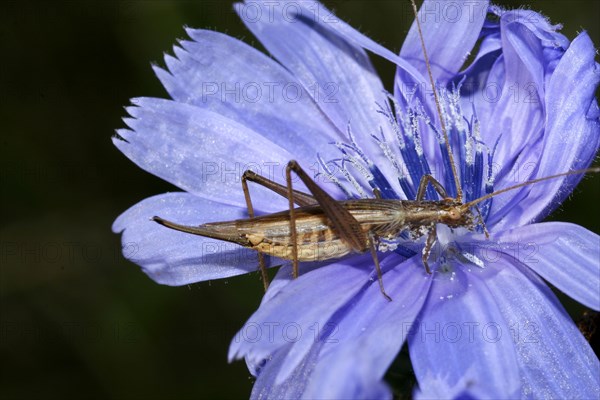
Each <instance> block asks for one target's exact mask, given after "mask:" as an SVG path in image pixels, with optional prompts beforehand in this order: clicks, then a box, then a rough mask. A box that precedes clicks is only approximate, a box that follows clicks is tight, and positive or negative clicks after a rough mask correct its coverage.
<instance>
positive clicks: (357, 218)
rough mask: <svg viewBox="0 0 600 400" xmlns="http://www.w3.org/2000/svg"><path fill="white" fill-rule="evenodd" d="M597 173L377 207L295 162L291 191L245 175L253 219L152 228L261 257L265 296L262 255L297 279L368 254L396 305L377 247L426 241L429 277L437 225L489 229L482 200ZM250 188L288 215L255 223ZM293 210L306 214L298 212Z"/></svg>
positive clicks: (387, 201)
mask: <svg viewBox="0 0 600 400" xmlns="http://www.w3.org/2000/svg"><path fill="white" fill-rule="evenodd" d="M292 171H293V172H295V173H296V175H298V177H299V178H300V179H301V180H302V182H304V184H305V185H306V187H307V188H308V189H309V190H310V192H311V193H312V195H309V194H307V193H303V192H300V191H297V190H293V188H292V179H291V172H292ZM599 171H600V168H590V169H586V170H578V171H570V172H566V173H563V174H558V175H553V176H548V177H544V178H539V179H534V180H531V181H527V182H524V183H521V184H518V185H514V186H511V187H508V188H505V189H502V190H500V191H497V192H494V193H490V194H488V195H485V196H482V197H480V198H478V199H476V200H473V201H471V202H469V203H462V202H461V201H458V200H456V199H454V198H451V197H448V196H447V195H446V191H445V190H444V188H443V187H442V185H441V184H440V183H439V182H438V181H436V180H435V179H434V178H433V177H432V176H431V175H425V176H424V177H423V178H422V179H421V182H420V184H419V190H418V194H417V199H416V200H414V201H413V200H393V199H381V198H379V196H378V194H377V192H376V197H378V198H375V199H358V200H346V201H337V200H335V199H333V198H332V197H331V196H330V195H329V194H327V192H325V191H324V190H323V189H321V188H320V187H319V186H318V185H317V184H316V183H315V181H313V180H312V179H311V178H310V176H309V175H308V174H307V173H306V172H305V171H304V170H303V169H302V168H301V167H300V166H299V165H298V163H297V162H296V161H290V162H289V163H288V165H287V168H286V180H287V186H284V185H280V184H278V183H276V182H273V181H271V180H269V179H267V178H265V177H262V176H260V175H257V174H255V173H254V172H252V171H246V172H245V173H244V175H243V176H242V187H243V190H244V195H245V198H246V203H247V206H248V214H249V216H250V218H247V219H238V220H235V221H227V222H211V223H207V224H202V225H199V226H184V225H179V224H176V223H173V222H170V221H167V220H164V219H162V218H160V217H156V216H155V217H153V220H154V221H156V222H158V223H160V224H161V225H164V226H166V227H168V228H171V229H175V230H178V231H181V232H187V233H191V234H194V235H200V236H205V237H210V238H213V239H218V240H224V241H228V242H232V243H236V244H239V245H241V246H244V247H247V248H251V249H253V250H256V251H257V252H258V254H259V267H260V271H261V274H262V277H263V282H264V283H265V289H266V287H267V282H268V281H267V274H266V266H265V261H264V258H263V254H268V255H271V256H276V257H279V258H283V259H288V260H292V263H293V264H292V265H293V276H294V278H296V277H298V262H300V261H324V260H328V259H334V258H339V257H343V256H345V255H347V254H350V253H353V252H358V253H364V252H366V251H370V252H371V255H372V257H373V261H374V263H375V269H376V271H377V279H378V281H379V286H380V289H381V293H382V294H383V295H384V296H385V297H386V298H387V299H388V300H391V298H390V297H389V296H388V295H387V293H386V292H385V289H384V286H383V279H382V274H381V268H380V266H379V260H378V258H377V244H378V241H379V239H380V238H385V239H390V240H391V239H394V238H396V237H397V236H398V235H399V234H400V233H401V232H403V231H409V232H410V234H411V237H412V238H414V239H417V238H419V237H422V236H424V235H427V238H426V241H425V246H424V247H423V251H422V260H423V265H424V266H425V270H426V271H427V273H429V274H431V271H430V269H429V264H428V258H429V254H430V251H431V248H432V247H433V245H434V244H435V242H436V239H437V237H436V224H444V225H446V226H448V227H450V228H458V227H464V228H467V229H469V230H474V229H475V228H476V227H477V225H480V224H481V225H483V220H482V218H481V215H480V214H479V211H478V210H477V214H474V213H473V212H472V208H473V207H474V208H475V209H477V204H478V203H480V202H482V201H484V200H487V199H489V198H491V197H493V196H496V195H499V194H501V193H504V192H507V191H509V190H513V189H517V188H520V187H523V186H526V185H530V184H533V183H536V182H540V181H544V180H547V179H553V178H558V177H561V176H565V175H571V174H581V173H586V172H599ZM248 181H252V182H256V183H258V184H260V185H262V186H265V187H267V188H269V189H271V190H273V191H274V192H275V193H278V194H280V195H282V196H287V197H288V199H289V202H290V209H289V210H288V211H282V212H278V213H274V214H268V215H263V216H259V217H254V209H253V206H252V201H251V199H250V195H249V191H248V183H247V182H248ZM428 183H431V184H432V185H433V187H434V188H435V189H436V191H437V192H438V193H439V194H440V196H441V197H442V198H443V200H439V201H424V200H423V198H424V197H425V190H426V188H427V184H428ZM294 204H296V205H298V206H300V207H299V208H294ZM484 229H485V228H484ZM486 235H487V232H486Z"/></svg>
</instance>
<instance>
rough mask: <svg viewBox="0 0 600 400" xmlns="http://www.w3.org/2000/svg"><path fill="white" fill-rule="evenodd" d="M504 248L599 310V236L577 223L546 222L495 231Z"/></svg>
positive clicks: (583, 302) (588, 305) (582, 302)
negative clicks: (504, 230) (497, 232)
mask: <svg viewBox="0 0 600 400" xmlns="http://www.w3.org/2000/svg"><path fill="white" fill-rule="evenodd" d="M493 240H494V241H497V242H499V244H500V246H501V248H503V249H506V250H504V252H506V253H508V254H511V255H513V256H515V257H516V258H517V259H518V260H519V261H520V262H522V263H524V264H525V265H527V266H528V267H529V268H531V269H532V270H534V271H535V272H537V273H538V274H539V275H540V276H542V277H543V278H544V279H546V280H547V281H548V282H550V283H551V284H552V285H554V286H556V287H557V288H558V289H560V290H561V291H562V292H564V293H565V294H567V295H568V296H570V297H572V298H573V299H575V300H577V301H579V302H580V303H581V304H584V305H585V306H587V307H590V308H592V309H594V310H596V311H600V237H598V235H597V234H595V233H593V232H590V231H588V230H587V229H585V228H582V227H581V226H579V225H574V224H568V223H564V222H545V223H541V224H533V225H527V226H523V227H520V228H517V229H513V230H510V231H506V232H502V233H500V234H498V235H494V238H493Z"/></svg>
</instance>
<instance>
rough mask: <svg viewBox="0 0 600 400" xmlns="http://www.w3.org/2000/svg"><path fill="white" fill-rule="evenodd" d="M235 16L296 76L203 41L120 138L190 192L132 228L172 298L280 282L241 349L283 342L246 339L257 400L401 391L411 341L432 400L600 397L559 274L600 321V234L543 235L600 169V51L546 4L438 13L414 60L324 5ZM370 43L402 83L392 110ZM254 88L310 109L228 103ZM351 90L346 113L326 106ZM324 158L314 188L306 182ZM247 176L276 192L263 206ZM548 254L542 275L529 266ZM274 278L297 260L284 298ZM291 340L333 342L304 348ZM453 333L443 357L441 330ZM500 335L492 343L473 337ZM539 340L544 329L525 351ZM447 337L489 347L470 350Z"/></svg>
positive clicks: (416, 28)
mask: <svg viewBox="0 0 600 400" xmlns="http://www.w3.org/2000/svg"><path fill="white" fill-rule="evenodd" d="M412 5H413V9H415V8H416V7H415V5H414V3H413V4H412ZM235 9H236V11H237V12H238V14H239V15H240V17H241V18H242V21H243V22H244V23H245V24H246V26H247V27H248V28H249V29H250V30H251V31H252V32H253V33H254V34H255V35H256V36H257V37H258V38H259V39H260V41H261V43H262V44H263V45H264V47H265V48H266V49H267V50H268V51H269V52H270V53H271V55H272V56H273V57H274V58H275V59H276V60H277V61H275V60H273V59H271V58H269V57H266V56H265V55H264V54H262V53H260V52H258V51H257V50H255V49H253V48H251V47H250V46H248V45H246V44H244V43H243V42H241V41H239V40H236V39H233V38H231V37H229V36H226V35H223V34H220V33H217V32H213V31H207V30H192V29H188V30H187V33H188V35H189V36H190V38H191V40H185V41H182V42H180V45H181V47H175V49H174V53H175V57H172V56H166V57H165V62H166V65H167V68H168V70H167V69H162V68H158V67H156V68H155V71H156V74H157V75H158V77H159V79H160V80H161V82H162V83H163V85H164V86H165V88H166V89H167V91H168V92H169V94H170V96H171V97H172V100H161V99H151V98H139V99H134V100H132V102H133V103H134V107H129V108H128V109H127V111H128V113H129V114H130V115H131V118H127V119H126V120H125V122H126V124H127V125H128V129H122V130H119V131H118V137H117V138H115V140H114V143H115V145H116V146H117V147H118V148H119V149H120V150H121V151H123V152H124V153H125V154H126V155H127V156H128V157H130V158H131V159H132V160H134V161H135V162H136V163H137V164H138V165H140V166H141V167H142V168H144V169H146V170H148V171H150V172H152V173H154V174H155V175H157V176H159V177H161V178H163V179H165V180H167V181H169V182H171V183H173V184H175V185H176V186H178V187H179V188H182V189H184V190H185V192H181V193H168V194H164V195H160V196H155V197H152V198H149V199H146V200H144V201H142V202H140V203H139V204H137V205H135V206H134V207H132V208H131V209H130V210H128V211H126V212H125V213H124V214H123V215H121V216H120V217H119V218H118V219H117V221H115V224H114V227H113V229H114V230H115V231H117V232H123V239H122V240H123V242H124V243H136V244H137V246H138V247H137V252H136V253H135V254H131V255H130V256H129V258H130V259H131V260H132V261H134V262H136V263H137V264H139V265H140V266H141V267H142V268H143V270H144V272H146V273H147V274H148V275H149V276H150V277H151V278H152V279H154V280H155V281H157V282H159V283H162V284H168V285H185V284H189V283H193V282H199V281H206V280H211V279H217V278H225V277H229V276H233V275H238V274H242V273H247V272H253V271H256V269H257V265H258V266H259V269H260V271H261V273H262V278H263V283H264V284H265V288H266V289H267V291H266V293H265V296H264V298H263V301H262V303H261V305H260V307H259V308H258V310H257V311H256V312H255V314H254V315H253V316H252V317H251V318H250V319H249V320H248V322H247V324H246V325H245V326H244V327H243V328H242V329H241V330H240V332H242V333H243V332H244V330H245V329H246V328H247V327H250V326H252V327H257V326H258V327H260V326H264V327H268V332H269V335H266V336H265V337H260V336H259V337H257V338H255V339H253V340H234V341H233V342H232V343H231V347H230V351H229V359H230V360H234V359H239V358H244V359H245V360H246V363H247V365H248V368H249V369H250V372H251V373H252V375H254V376H255V377H256V382H255V384H254V389H253V392H252V397H253V398H265V397H268V398H390V397H391V395H392V391H391V389H390V387H389V386H388V385H387V383H385V382H384V375H385V373H386V370H387V369H388V367H389V366H390V365H391V363H392V362H393V361H394V358H395V357H396V355H397V354H398V352H399V351H400V349H401V347H402V346H403V345H404V344H407V345H408V348H409V352H410V357H411V360H412V366H413V369H414V373H415V376H416V379H417V381H418V387H416V388H415V393H414V395H415V397H423V398H455V397H472V398H513V397H549V398H573V397H580V398H581V397H583V398H593V397H598V396H599V395H600V381H599V379H600V378H599V376H600V364H599V362H598V359H597V357H596V356H595V355H594V353H593V351H592V349H591V348H590V346H589V344H588V343H587V342H586V341H585V339H584V338H583V336H582V335H581V333H580V332H579V331H578V330H577V328H576V326H575V325H574V323H573V321H572V320H571V319H570V317H569V316H568V315H567V314H566V312H565V311H564V309H563V308H562V306H561V305H560V303H559V302H558V300H557V299H556V297H555V295H554V294H553V293H552V291H551V290H550V289H549V287H548V286H547V284H546V283H545V282H544V280H542V278H543V279H545V280H546V281H548V282H550V283H551V284H553V285H554V286H555V287H556V288H557V289H559V290H561V291H563V292H564V293H566V294H568V295H569V296H571V297H573V298H574V299H575V300H577V301H579V302H580V303H582V304H583V305H585V306H587V307H589V308H591V309H593V310H600V293H598V290H597V288H598V287H599V285H600V263H599V262H598V259H599V258H600V247H599V238H598V235H596V234H595V233H593V232H590V231H587V230H586V229H584V228H582V227H579V226H577V225H574V224H567V223H560V222H546V223H540V221H542V220H543V218H545V217H546V216H547V215H549V213H551V212H552V211H553V210H554V209H556V207H558V206H559V204H560V202H561V201H562V200H563V199H565V198H566V196H568V195H569V193H571V191H572V190H573V188H574V187H575V185H576V184H577V183H578V182H579V180H580V179H581V178H582V176H583V175H584V174H585V173H588V172H598V168H589V166H590V164H591V162H592V160H593V158H594V156H595V154H596V152H597V150H598V147H599V144H600V111H599V109H598V105H597V102H596V100H595V98H594V91H595V89H596V88H597V86H598V82H599V81H600V74H599V71H600V68H599V66H598V64H597V63H596V62H595V60H594V55H595V49H594V46H593V43H592V42H591V40H590V38H589V36H588V35H587V34H586V33H585V32H582V33H581V34H579V35H578V36H577V38H576V39H575V40H573V41H572V42H571V41H569V40H568V39H567V38H566V37H565V36H563V35H562V34H560V33H558V29H559V27H558V26H554V25H551V24H550V23H549V21H547V20H546V19H545V18H544V17H543V16H541V15H540V14H538V13H535V12H532V11H528V10H514V11H507V10H503V9H501V8H500V7H496V6H493V5H490V4H489V3H488V2H487V1H475V2H472V1H458V2H456V1H436V0H426V1H425V2H424V3H423V5H422V7H421V11H419V14H418V16H417V18H416V19H415V23H413V26H412V28H411V29H410V31H409V33H408V37H407V39H406V41H405V43H404V45H403V47H402V49H401V51H400V53H399V55H398V54H394V53H393V52H390V51H389V50H387V49H385V48H383V47H382V46H380V45H379V44H377V43H375V42H374V41H372V40H371V39H369V38H368V37H366V36H364V35H363V34H361V33H360V32H358V31H356V30H355V29H353V28H352V27H350V26H349V25H347V24H346V23H344V22H342V21H340V20H339V19H337V18H335V16H334V15H333V14H332V13H331V12H330V11H329V10H327V9H326V8H325V7H324V6H322V5H321V4H320V3H319V2H316V1H292V0H282V1H275V2H271V1H251V0H247V1H245V2H243V3H240V4H237V5H236V7H235ZM450 11H452V12H454V14H453V13H452V12H450ZM290 13H291V14H290ZM440 16H442V17H440ZM461 16H462V18H461ZM420 23H422V25H423V29H421V27H420ZM474 48H475V49H476V50H474V53H475V54H473V57H472V60H471V61H470V62H469V64H468V65H464V64H465V60H467V56H468V55H469V54H470V52H471V51H472V50H473V49H474ZM365 50H368V51H370V52H372V53H374V54H375V55H378V56H381V57H383V58H384V59H387V60H388V61H391V62H392V63H394V65H395V66H396V68H397V72H396V78H395V82H394V90H393V93H389V92H388V91H386V90H384V88H383V85H382V83H381V81H380V80H379V78H378V76H377V74H376V73H375V70H374V68H373V67H372V65H371V63H370V60H369V57H368V56H367V53H366V51H365ZM214 82H222V84H221V85H214ZM256 82H265V83H268V85H265V86H266V87H268V88H270V89H272V88H274V87H277V86H276V85H275V84H274V83H278V82H280V83H284V85H281V84H280V86H284V87H287V86H286V85H290V86H291V87H298V88H300V93H302V94H303V96H298V98H297V99H295V101H293V102H291V101H289V97H288V98H286V96H285V95H279V96H277V95H275V96H274V97H273V96H272V94H273V93H272V92H269V96H262V97H261V96H254V97H247V98H244V100H242V101H238V100H237V98H236V100H235V101H233V100H232V99H228V97H227V91H228V90H230V88H231V87H237V86H236V85H240V86H241V87H243V88H249V89H252V90H257V87H258V86H257V84H256ZM332 82H334V83H338V84H337V86H336V92H335V93H336V99H335V100H336V101H334V102H328V101H321V100H323V98H325V97H327V98H328V99H330V96H319V94H321V95H322V94H323V93H318V90H319V88H325V87H329V88H330V87H331V85H329V84H330V83H332ZM208 87H210V88H214V87H219V88H222V91H223V93H225V94H223V93H220V94H221V96H219V95H216V96H214V94H215V93H214V92H210V94H208V95H207V93H206V88H208ZM566 87H568V88H569V89H570V90H565V88H566ZM314 88H317V90H314ZM490 88H496V89H498V92H497V93H498V96H497V97H494V98H493V99H492V100H491V97H490V94H489V89H490ZM326 94H331V93H330V92H327V93H326ZM242 97H243V96H242ZM256 99H257V100H256ZM532 99H533V100H534V101H532ZM296 100H297V101H296ZM206 160H210V161H211V162H221V163H223V164H224V165H226V163H228V162H229V163H230V162H236V163H240V164H242V165H244V161H246V162H247V161H248V160H261V161H262V162H265V161H268V162H269V163H270V164H269V165H271V164H276V165H279V166H284V167H285V168H284V172H285V174H282V177H283V179H282V177H280V178H278V179H277V178H275V177H273V175H269V176H268V177H266V176H261V175H260V174H257V173H254V172H252V171H246V172H245V173H244V174H243V176H241V186H242V188H241V190H240V182H239V180H237V181H235V180H226V179H221V180H219V179H212V180H211V179H210V178H212V177H211V176H210V175H209V174H207V172H206V170H205V169H204V168H203V165H204V164H203V163H204V162H206ZM290 160H296V161H290ZM315 162H316V163H317V165H318V166H319V172H318V173H317V174H313V175H312V176H311V175H310V174H309V173H308V172H306V171H305V170H304V169H303V168H307V167H308V166H312V165H314V163H315ZM519 166H527V168H523V169H522V172H524V176H521V177H520V178H519V179H516V178H515V175H514V174H513V172H514V170H515V169H517V170H519V168H520V167H519ZM311 170H312V168H311ZM292 174H295V175H296V176H297V177H298V178H299V182H298V181H296V182H293V183H292V181H293V179H292ZM317 178H322V179H317ZM248 182H254V183H257V184H259V185H261V186H263V188H257V190H255V189H252V198H251V197H250V189H249V187H248ZM283 198H286V199H287V204H284V201H283ZM222 221H225V222H222ZM157 222H158V223H157ZM165 226H166V227H168V228H172V229H166V228H165ZM214 241H225V242H230V243H232V245H233V246H236V247H235V249H240V248H250V249H253V250H255V251H256V253H253V254H258V256H257V259H256V261H257V262H255V263H252V262H248V260H245V261H244V262H239V261H238V260H236V259H234V258H228V257H226V256H227V254H228V250H227V249H225V250H222V251H220V253H219V252H218V253H215V254H206V253H203V252H202V249H203V248H204V247H205V246H206V245H210V244H212V243H214ZM532 243H533V244H535V245H536V246H537V247H536V254H535V259H531V258H528V257H525V258H523V257H521V256H519V249H522V248H523V246H529V245H530V244H532ZM490 248H492V249H493V254H491V255H492V256H490V253H489V251H488V250H489V249H490ZM434 249H435V251H432V250H434ZM515 249H516V251H514V250H515ZM352 253H355V254H352ZM360 253H367V254H364V255H363V254H360ZM265 255H269V256H271V257H268V258H267V257H265ZM286 260H287V262H286ZM289 261H291V263H290V262H289ZM299 263H303V264H302V265H299ZM272 265H283V266H282V267H281V268H280V269H279V271H278V272H277V274H276V276H275V278H274V279H273V281H272V282H271V284H270V285H269V286H268V288H267V286H266V285H267V275H266V268H267V267H268V266H272ZM375 281H378V284H375V283H374V282H375ZM382 294H383V296H382ZM384 297H385V298H384ZM386 298H387V300H390V299H393V301H391V302H390V301H386ZM290 324H292V325H294V326H298V327H300V328H303V329H305V330H309V329H312V328H311V327H314V326H321V327H325V326H334V327H335V329H333V330H332V329H323V330H319V331H318V334H317V335H316V336H314V337H313V336H310V337H309V335H304V336H302V337H298V338H297V340H293V341H290V340H287V339H286V336H285V335H284V334H283V333H284V332H285V327H286V326H289V325H290ZM407 325H410V326H412V328H411V329H404V327H405V326H407ZM432 326H433V327H440V326H441V327H442V328H441V329H442V330H441V332H442V334H441V337H442V339H443V340H439V335H438V334H437V333H436V334H435V335H434V339H431V338H430V336H428V335H430V333H431V332H432ZM489 326H493V327H495V328H496V332H497V333H498V335H496V336H494V340H490V336H489V335H485V334H484V335H479V336H477V335H475V334H474V330H473V329H474V328H477V327H486V329H484V330H483V331H482V332H488V331H487V327H489ZM532 326H533V327H534V328H535V329H536V330H535V331H533V332H535V333H536V334H535V335H531V334H529V335H520V336H519V335H516V336H515V335H512V336H511V335H509V334H508V332H514V331H515V327H522V328H521V329H530V328H531V327H532ZM449 327H450V328H453V329H456V328H459V329H460V328H463V329H466V328H468V332H469V333H468V334H463V335H460V334H458V335H455V336H452V337H450V338H449V337H448V336H447V335H446V336H445V335H444V332H447V330H446V329H447V328H449ZM436 329H437V328H436ZM459 332H460V331H459ZM521 333H522V332H521ZM529 333H531V332H529ZM267 336H268V337H267ZM532 336H533V337H534V339H535V340H534V341H530V340H527V341H523V337H525V338H530V337H532ZM239 337H242V338H243V337H244V336H243V335H241V336H236V338H239ZM332 339H335V340H332ZM444 339H445V340H444ZM556 365H560V366H561V368H557V367H556Z"/></svg>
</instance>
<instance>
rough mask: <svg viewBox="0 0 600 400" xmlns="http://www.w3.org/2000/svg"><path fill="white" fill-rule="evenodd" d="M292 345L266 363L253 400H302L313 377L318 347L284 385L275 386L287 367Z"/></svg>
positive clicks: (254, 389)
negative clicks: (285, 366) (278, 377)
mask: <svg viewBox="0 0 600 400" xmlns="http://www.w3.org/2000/svg"><path fill="white" fill-rule="evenodd" d="M291 347H292V345H291V344H288V345H286V346H284V347H283V348H281V349H279V350H278V351H277V352H276V353H275V354H274V355H273V356H271V357H269V358H268V359H267V360H265V361H264V363H263V365H262V367H261V368H260V371H259V373H258V377H257V379H256V382H255V383H254V387H253V388H252V394H251V395H250V398H251V399H256V400H263V399H300V398H303V393H304V390H305V389H306V385H307V382H308V381H309V380H310V379H311V377H312V371H313V369H314V366H315V362H316V358H317V355H318V347H317V346H313V347H312V348H311V350H310V352H309V353H308V354H307V355H306V357H305V358H304V359H303V360H302V361H301V363H300V364H299V365H298V366H297V367H296V368H295V369H294V371H293V373H292V374H291V375H290V376H289V377H288V378H287V379H286V380H285V381H284V382H282V383H279V384H275V382H276V379H277V375H278V374H279V371H280V370H281V368H283V366H284V365H285V362H286V358H287V355H288V352H289V349H290V348H291Z"/></svg>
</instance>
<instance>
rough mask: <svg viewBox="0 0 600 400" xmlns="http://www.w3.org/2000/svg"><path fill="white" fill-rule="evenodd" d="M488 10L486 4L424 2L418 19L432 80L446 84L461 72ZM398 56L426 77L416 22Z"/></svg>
mask: <svg viewBox="0 0 600 400" xmlns="http://www.w3.org/2000/svg"><path fill="white" fill-rule="evenodd" d="M487 8H488V2H487V1H477V2H474V1H466V0H465V1H447V2H444V1H439V0H425V2H423V5H422V6H421V8H420V10H419V16H418V18H419V21H420V22H421V29H422V33H423V40H424V41H425V48H426V49H427V54H428V56H429V62H430V64H431V70H432V73H433V77H434V79H435V80H437V81H440V82H448V81H449V80H451V79H452V78H453V77H454V76H455V75H456V73H457V72H458V71H460V69H461V67H462V66H463V64H464V62H465V60H466V59H467V57H468V55H469V54H470V52H471V50H472V49H473V47H474V46H475V43H476V42H477V39H478V38H479V33H480V32H481V28H482V26H483V22H484V21H485V17H486V14H487ZM400 56H401V57H402V58H403V59H405V60H408V61H409V62H411V63H412V64H413V65H416V66H417V69H419V70H420V71H421V72H422V73H423V74H426V71H427V68H426V66H425V61H424V58H423V48H422V46H421V39H420V38H419V33H418V30H417V24H416V22H413V24H412V27H411V28H410V31H409V32H408V35H407V37H406V39H405V40H404V44H403V45H402V50H401V51H400Z"/></svg>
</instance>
